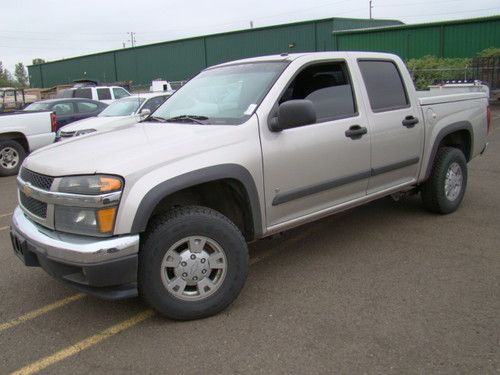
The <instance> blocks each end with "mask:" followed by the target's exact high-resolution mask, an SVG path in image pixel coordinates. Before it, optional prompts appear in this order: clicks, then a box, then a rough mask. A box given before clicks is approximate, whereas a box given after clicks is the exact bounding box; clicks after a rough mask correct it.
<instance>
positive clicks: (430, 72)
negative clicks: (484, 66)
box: [406, 56, 472, 90]
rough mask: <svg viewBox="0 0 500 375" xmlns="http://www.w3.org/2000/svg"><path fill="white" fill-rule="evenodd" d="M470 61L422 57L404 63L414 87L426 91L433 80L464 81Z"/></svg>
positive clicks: (465, 59)
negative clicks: (411, 77)
mask: <svg viewBox="0 0 500 375" xmlns="http://www.w3.org/2000/svg"><path fill="white" fill-rule="evenodd" d="M471 60H472V59H467V58H446V59H445V58H439V57H436V56H424V57H422V58H420V59H410V60H408V61H407V62H406V66H407V67H408V70H409V71H410V73H411V74H412V76H413V80H414V81H415V86H416V87H417V89H419V90H423V89H426V88H427V87H428V86H429V85H431V84H432V83H433V82H434V81H435V80H449V79H464V78H466V70H467V67H468V66H469V65H470V63H471Z"/></svg>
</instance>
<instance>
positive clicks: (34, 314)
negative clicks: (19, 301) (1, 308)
mask: <svg viewBox="0 0 500 375" xmlns="http://www.w3.org/2000/svg"><path fill="white" fill-rule="evenodd" d="M83 297H85V294H82V293H78V294H74V295H72V296H69V297H66V298H63V299H60V300H59V301H56V302H54V303H51V304H50V305H46V306H43V307H41V308H39V309H36V310H33V311H30V312H29V313H26V314H24V315H21V316H20V317H17V318H15V319H12V320H10V321H8V322H5V323H0V332H2V331H4V330H6V329H9V328H12V327H15V326H17V325H19V324H21V323H24V322H27V321H28V320H32V319H35V318H37V317H39V316H40V315H43V314H46V313H48V312H50V311H52V310H55V309H57V308H59V307H62V306H65V305H67V304H68V303H71V302H75V301H78V300H79V299H82V298H83Z"/></svg>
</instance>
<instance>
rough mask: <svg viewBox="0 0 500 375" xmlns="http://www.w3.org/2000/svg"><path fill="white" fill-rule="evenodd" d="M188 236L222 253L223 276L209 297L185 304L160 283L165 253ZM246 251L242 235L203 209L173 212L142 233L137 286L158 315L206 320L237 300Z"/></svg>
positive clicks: (235, 228) (209, 210)
mask: <svg viewBox="0 0 500 375" xmlns="http://www.w3.org/2000/svg"><path fill="white" fill-rule="evenodd" d="M190 236H204V237H207V238H210V239H212V240H214V241H216V242H217V243H218V244H219V245H220V247H221V248H222V249H223V251H224V253H225V256H226V259H227V266H226V271H225V272H226V273H225V277H224V279H223V280H222V281H221V283H220V286H219V287H218V289H217V290H215V292H214V293H213V294H211V295H209V296H208V297H205V298H204V299H201V300H196V301H186V300H183V299H180V298H178V297H176V296H174V295H173V294H172V293H171V292H170V291H168V290H167V288H166V286H165V285H164V283H163V281H162V275H161V273H162V272H164V271H163V269H162V261H163V259H164V256H165V254H166V253H167V251H168V249H170V248H171V247H172V246H173V245H174V244H176V243H177V242H178V241H180V240H182V239H184V238H186V237H190ZM248 266H249V265H248V248H247V244H246V242H245V239H244V238H243V236H242V234H241V232H240V231H239V230H238V228H237V227H236V226H235V225H234V224H233V223H232V222H231V221H230V220H229V219H227V218H226V217H225V216H223V215H222V214H220V213H219V212H217V211H214V210H212V209H209V208H206V207H198V206H189V207H181V208H175V209H172V210H171V211H169V212H168V213H167V214H165V215H164V216H162V217H160V218H158V219H156V220H155V221H154V222H153V223H152V224H151V225H150V226H149V227H148V230H147V231H146V233H145V236H144V238H143V241H141V249H140V252H139V271H138V284H139V285H138V286H139V293H140V295H141V296H142V297H143V298H144V299H145V301H146V302H147V303H148V304H149V305H150V306H151V307H153V308H154V309H155V310H156V311H158V312H159V313H160V314H161V315H164V316H166V317H169V318H171V319H176V320H192V319H200V318H205V317H208V316H211V315H214V314H217V313H218V312H220V311H222V310H224V309H225V308H226V307H228V306H229V305H230V304H231V303H232V302H233V301H234V300H235V299H236V297H237V296H238V294H239V293H240V291H241V289H242V288H243V285H244V283H245V280H246V277H247V274H248Z"/></svg>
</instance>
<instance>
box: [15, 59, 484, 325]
mask: <svg viewBox="0 0 500 375" xmlns="http://www.w3.org/2000/svg"><path fill="white" fill-rule="evenodd" d="M489 127H490V123H489V121H488V110H487V98H486V95H485V94H484V93H465V94H458V93H457V94H452V95H446V96H426V97H422V98H420V97H419V94H418V93H417V92H416V91H415V89H414V86H413V83H412V81H411V77H410V75H409V73H408V71H407V70H406V68H405V65H404V63H403V62H402V61H401V59H399V58H398V57H396V56H394V55H390V54H381V53H365V52H324V53H303V54H293V55H287V54H284V55H279V56H265V57H259V58H254V59H246V60H241V61H234V62H230V63H226V64H222V65H218V66H215V67H211V68H208V69H205V70H204V71H202V72H201V73H200V74H199V75H198V76H196V77H195V78H193V79H192V80H191V81H189V82H188V83H187V84H186V85H185V86H183V87H182V88H181V89H179V90H178V91H177V92H176V94H175V95H173V96H172V97H171V98H170V99H169V100H167V101H166V102H165V103H164V104H163V105H162V106H161V107H160V108H158V110H157V111H156V112H155V113H154V114H153V116H152V117H150V121H149V122H143V123H140V124H137V125H133V126H130V127H127V128H126V129H122V130H117V131H113V132H108V133H103V134H96V135H93V134H90V135H88V136H86V137H83V138H81V139H79V140H75V141H69V142H62V143H58V144H55V145H53V146H50V147H47V148H45V149H44V150H42V151H40V152H35V153H33V154H32V155H30V156H29V157H28V158H27V159H26V160H25V162H24V165H23V168H22V170H21V173H20V175H19V177H18V183H19V198H20V201H19V207H18V208H17V209H16V210H15V212H14V215H13V219H12V231H11V234H12V242H13V247H14V251H15V253H16V254H17V255H19V257H20V258H21V259H22V260H23V262H25V264H26V265H27V266H41V267H42V268H43V269H45V270H46V271H47V272H48V273H50V274H51V275H53V276H54V277H56V278H58V279H60V280H63V281H65V282H67V283H68V284H69V285H72V286H73V287H75V288H77V289H79V290H82V291H85V292H88V293H92V294H94V295H98V296H101V297H104V298H125V297H131V296H136V295H137V294H139V295H141V296H142V297H143V298H144V299H145V300H146V301H147V302H148V303H149V304H150V305H151V306H152V307H154V308H155V309H156V310H157V311H158V312H160V313H161V314H164V315H166V316H168V317H171V318H175V319H196V318H202V317H206V316H209V315H212V314H215V313H217V312H219V311H221V310H223V309H224V308H226V307H227V306H228V305H229V304H230V303H231V302H232V301H233V300H234V299H235V298H236V297H237V295H238V294H239V292H240V290H241V288H242V287H243V284H244V282H245V279H246V276H247V272H248V250H247V244H246V242H248V241H254V240H257V239H260V238H262V237H266V236H269V235H271V234H274V233H278V232H281V231H284V230H287V229H290V228H293V227H295V226H298V225H300V224H303V223H306V222H309V221H312V220H316V219H319V218H321V217H324V216H326V215H330V214H333V213H336V212H339V211H342V210H345V209H348V208H351V207H355V206H358V205H360V204H363V203H366V202H369V201H371V200H374V199H378V198H381V197H384V196H388V195H391V194H395V193H397V194H401V193H408V192H420V194H421V196H422V199H423V202H424V205H425V207H426V208H428V209H429V210H430V211H432V212H436V213H441V214H447V213H451V212H453V211H455V210H456V209H457V208H458V206H459V205H460V202H461V201H462V198H463V197H464V193H465V188H466V184H467V162H468V161H470V160H471V159H472V158H474V157H475V156H477V155H479V154H480V153H482V152H483V151H484V150H485V149H486V136H487V132H488V130H489ZM346 246H349V244H346ZM311 277H314V276H311Z"/></svg>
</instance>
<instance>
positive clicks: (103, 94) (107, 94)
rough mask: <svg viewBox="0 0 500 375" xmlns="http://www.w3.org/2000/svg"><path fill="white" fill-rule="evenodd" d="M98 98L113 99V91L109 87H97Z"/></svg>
mask: <svg viewBox="0 0 500 375" xmlns="http://www.w3.org/2000/svg"><path fill="white" fill-rule="evenodd" d="M97 99H98V100H111V91H109V89H108V88H104V89H97Z"/></svg>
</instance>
